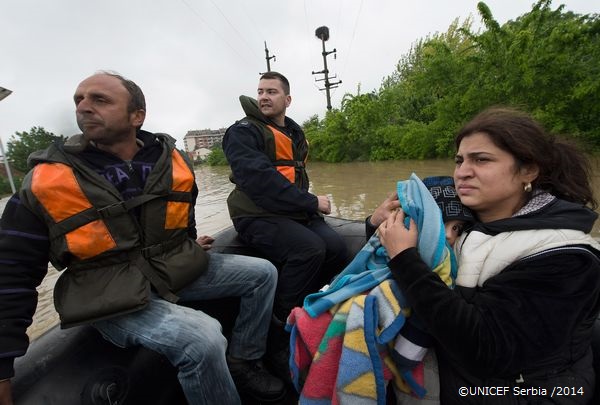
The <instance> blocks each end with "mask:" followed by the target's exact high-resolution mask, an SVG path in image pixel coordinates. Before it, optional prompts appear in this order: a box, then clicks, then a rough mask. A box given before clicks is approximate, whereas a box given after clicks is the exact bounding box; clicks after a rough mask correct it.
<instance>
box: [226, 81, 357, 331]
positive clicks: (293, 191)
mask: <svg viewBox="0 0 600 405" xmlns="http://www.w3.org/2000/svg"><path fill="white" fill-rule="evenodd" d="M240 101H241V104H242V107H243V109H244V113H245V114H246V117H245V118H243V119H242V120H240V121H238V122H236V123H235V124H233V125H232V126H231V127H229V128H228V129H227V132H226V133H225V137H224V138H223V150H224V151H225V155H226V156H227V160H228V162H229V164H230V165H231V170H232V181H233V182H234V183H235V185H236V187H235V189H234V190H233V191H232V193H231V194H230V196H229V198H228V208H229V213H230V215H231V218H232V220H233V224H234V226H235V229H236V230H237V231H238V233H239V235H240V237H241V238H242V239H243V240H244V241H245V242H246V243H248V244H249V245H251V246H253V247H254V248H256V249H257V250H259V251H260V252H261V253H262V255H264V257H266V258H268V259H269V260H271V261H272V262H273V263H274V264H276V265H277V266H278V267H279V270H280V271H279V280H278V285H277V293H276V296H275V304H274V316H275V318H276V323H279V324H283V323H284V322H285V320H286V318H287V316H288V314H289V312H290V311H291V310H292V308H294V307H296V306H301V305H302V301H303V299H304V297H305V296H306V295H307V294H308V293H311V292H315V291H317V290H318V289H319V288H320V287H322V286H323V285H324V284H325V283H327V282H329V281H330V279H331V278H332V276H333V275H335V274H337V273H338V272H339V271H340V270H342V269H343V267H344V266H345V264H346V262H347V253H346V247H345V244H344V241H343V240H342V238H341V237H340V236H339V235H338V234H337V233H336V232H335V231H334V230H332V229H331V228H330V227H329V226H328V225H327V224H326V223H325V221H324V219H323V216H322V215H323V214H326V215H327V214H329V213H330V212H331V203H330V201H329V198H328V197H327V196H324V195H318V196H317V195H314V194H312V193H310V192H309V191H308V188H309V183H308V176H307V175H306V170H305V163H306V157H307V155H308V143H307V141H306V138H305V136H304V132H303V131H302V129H301V128H300V126H299V125H298V124H297V123H296V122H294V121H293V120H292V119H291V118H289V117H286V115H285V114H286V109H287V107H289V105H290V103H291V96H290V87H289V82H288V80H287V79H286V78H285V77H284V76H283V75H282V74H280V73H277V72H267V73H265V74H263V75H262V76H261V78H260V81H259V83H258V100H254V99H252V98H250V97H246V96H241V97H240Z"/></svg>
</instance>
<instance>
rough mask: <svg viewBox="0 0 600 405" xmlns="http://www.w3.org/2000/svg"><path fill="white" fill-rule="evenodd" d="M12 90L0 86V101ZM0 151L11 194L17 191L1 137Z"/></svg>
mask: <svg viewBox="0 0 600 405" xmlns="http://www.w3.org/2000/svg"><path fill="white" fill-rule="evenodd" d="M11 93H12V91H10V90H9V89H5V88H4V87H0V101H1V100H3V99H5V98H6V97H8V96H10V94H11ZM0 153H2V159H3V160H4V166H5V167H6V174H7V175H8V182H9V183H10V189H11V190H12V192H13V194H14V193H16V192H17V190H16V189H15V182H14V181H13V178H12V173H11V172H10V166H9V165H8V160H7V159H6V154H5V153H4V144H3V143H2V138H0Z"/></svg>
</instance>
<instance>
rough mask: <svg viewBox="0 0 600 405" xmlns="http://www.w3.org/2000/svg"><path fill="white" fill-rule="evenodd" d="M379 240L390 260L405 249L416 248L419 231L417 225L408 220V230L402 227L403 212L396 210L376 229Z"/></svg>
mask: <svg viewBox="0 0 600 405" xmlns="http://www.w3.org/2000/svg"><path fill="white" fill-rule="evenodd" d="M377 231H378V232H379V240H380V241H381V244H382V245H383V247H385V250H387V253H388V255H389V256H390V258H393V257H394V256H396V255H397V254H398V253H401V252H403V251H405V250H406V249H409V248H412V247H416V246H417V239H418V238H419V231H418V230H417V224H416V223H415V221H413V219H412V218H411V219H410V224H409V228H408V229H406V227H405V226H404V211H402V210H398V211H395V212H393V213H391V214H390V216H389V217H388V219H387V220H385V222H383V223H382V224H381V225H380V226H379V228H378V229H377Z"/></svg>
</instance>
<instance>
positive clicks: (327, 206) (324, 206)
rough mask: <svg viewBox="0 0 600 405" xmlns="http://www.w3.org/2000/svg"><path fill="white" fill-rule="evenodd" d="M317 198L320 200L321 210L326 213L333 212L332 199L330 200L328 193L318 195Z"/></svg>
mask: <svg viewBox="0 0 600 405" xmlns="http://www.w3.org/2000/svg"><path fill="white" fill-rule="evenodd" d="M317 200H319V208H318V210H319V212H321V213H323V214H325V215H329V214H331V201H329V197H327V196H326V195H318V196H317Z"/></svg>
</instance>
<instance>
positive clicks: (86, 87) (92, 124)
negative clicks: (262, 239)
mask: <svg viewBox="0 0 600 405" xmlns="http://www.w3.org/2000/svg"><path fill="white" fill-rule="evenodd" d="M74 101H75V106H76V116H77V123H78V125H79V128H80V129H81V130H82V132H83V134H81V135H75V136H73V137H71V138H69V140H68V141H67V142H66V143H62V142H57V143H55V144H53V145H51V146H50V147H49V148H47V149H46V150H44V151H39V152H36V153H34V154H32V155H31V156H30V161H31V162H32V163H33V164H34V165H35V167H34V168H33V169H32V170H31V171H30V173H29V174H28V175H27V176H26V178H25V179H24V180H23V186H22V188H21V190H20V192H19V193H17V194H15V195H14V196H13V197H12V198H11V199H10V201H9V202H8V203H7V205H6V208H5V210H4V212H3V215H2V218H1V220H0V229H1V230H2V232H0V325H2V328H3V333H2V334H0V404H11V403H12V400H11V390H10V378H11V377H12V375H13V374H14V370H13V361H14V358H15V357H19V356H22V355H23V354H24V353H25V350H26V349H27V345H28V339H27V335H26V333H25V332H26V328H27V327H28V326H29V325H30V324H31V318H32V315H33V313H34V312H35V308H36V304H37V294H36V293H35V289H36V287H37V286H38V285H39V284H40V282H41V280H42V279H43V277H44V276H45V274H46V272H47V268H48V267H47V265H48V261H51V262H52V264H53V265H54V266H55V267H56V268H57V269H59V270H63V271H62V273H61V276H60V278H59V280H58V281H57V283H56V287H55V291H54V300H55V305H56V308H57V311H58V313H59V315H60V319H61V324H62V326H63V327H70V326H74V325H79V324H85V323H90V324H92V325H93V326H94V327H95V328H96V329H98V330H99V331H100V332H101V333H102V335H103V336H104V337H105V338H106V339H107V340H109V341H111V342H113V343H115V344H117V345H119V346H133V345H141V346H144V347H147V348H149V349H152V350H154V351H157V352H159V353H161V354H163V355H165V356H166V357H167V358H168V360H169V361H170V362H171V363H172V364H173V365H174V366H176V367H177V368H178V370H179V372H178V377H179V381H180V383H181V386H182V388H183V391H184V394H185V396H186V399H187V402H188V403H189V404H207V405H208V404H215V403H227V404H239V403H240V398H239V395H238V392H237V390H236V386H237V388H238V389H239V390H240V391H244V392H245V393H247V394H248V395H250V396H252V397H254V398H255V399H257V400H258V401H261V402H262V401H276V400H279V399H281V398H282V397H283V396H284V395H285V386H284V384H283V382H282V381H281V380H280V379H278V378H276V377H274V376H272V375H271V374H269V373H268V372H267V371H266V369H265V368H264V367H263V366H262V360H261V357H262V356H263V355H264V353H265V346H266V338H267V330H268V327H269V324H270V320H271V305H272V302H273V297H274V294H275V286H276V280H277V272H276V269H275V267H274V266H273V265H272V264H271V263H269V262H268V261H266V260H263V259H257V258H250V257H245V256H236V255H225V254H216V253H215V254H208V253H205V252H204V249H203V248H204V246H201V245H202V244H206V242H208V241H209V240H210V239H207V238H205V237H200V238H199V239H198V243H196V238H197V233H196V228H195V217H194V206H195V201H196V196H197V193H198V189H197V187H196V183H195V178H194V173H193V168H192V167H191V165H190V164H189V162H188V161H187V158H186V157H185V155H184V154H183V153H182V152H180V151H178V150H177V149H176V148H175V140H174V139H173V138H171V137H170V136H168V135H166V134H153V133H150V132H147V131H144V130H141V129H140V127H141V126H142V124H143V122H144V119H145V115H146V107H145V99H144V95H143V93H142V91H141V89H140V88H139V87H138V86H137V85H136V84H135V83H134V82H132V81H130V80H127V79H125V78H123V77H122V76H120V75H116V74H113V73H107V72H103V73H99V74H95V75H93V76H91V77H89V78H87V79H85V80H84V81H83V82H81V83H80V84H79V86H78V87H77V90H76V91H75V95H74ZM209 257H210V260H209ZM151 289H152V291H151ZM230 296H239V297H240V299H241V304H240V313H239V315H238V317H237V320H236V322H235V325H234V328H233V332H232V336H231V339H230V342H229V345H228V344H227V341H226V339H225V338H224V337H223V335H222V333H221V325H220V324H219V322H218V321H216V320H215V319H213V318H211V317H210V316H208V315H207V314H205V313H203V312H202V311H195V310H192V309H190V308H187V307H184V306H181V305H177V304H176V302H181V303H184V302H186V301H198V300H205V299H212V298H219V297H230ZM226 351H227V354H226Z"/></svg>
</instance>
